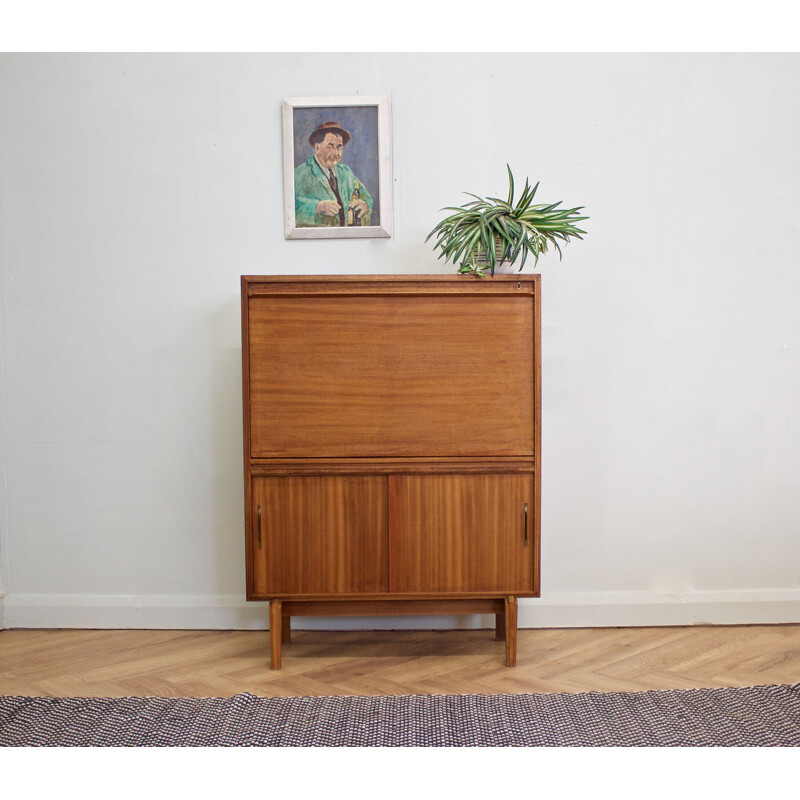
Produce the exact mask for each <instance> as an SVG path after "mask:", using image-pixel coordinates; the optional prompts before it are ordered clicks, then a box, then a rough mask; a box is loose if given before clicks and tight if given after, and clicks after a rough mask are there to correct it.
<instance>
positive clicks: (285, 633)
mask: <svg viewBox="0 0 800 800" xmlns="http://www.w3.org/2000/svg"><path fill="white" fill-rule="evenodd" d="M539 285H540V283H539V276H538V275H527V276H495V278H493V279H488V278H487V279H481V280H479V279H475V278H471V277H463V276H457V275H453V276H429V275H420V276H336V277H320V276H303V277H279V276H267V277H247V276H246V277H243V278H242V332H243V346H242V353H243V391H244V395H243V398H244V466H245V509H246V555H247V597H248V599H250V600H269V601H270V631H271V633H270V641H271V649H272V666H273V668H275V669H277V668H279V667H280V661H281V643H282V642H288V641H289V639H290V618H291V616H295V615H304V614H309V615H326V614H330V615H333V614H367V615H370V616H372V615H377V614H398V613H399V614H422V613H487V614H495V618H496V635H497V636H498V637H501V636H502V637H503V638H505V641H506V663H507V664H509V666H512V665H513V664H514V663H515V659H516V599H517V597H521V596H522V597H535V596H538V595H539V552H540V546H539V526H540V523H539V520H540V512H539V509H540V492H539V487H540V485H541V473H540V463H539V453H540V437H541V425H540V396H541V387H540V366H539V365H540V357H539V353H540V315H539V307H540V306H539V297H540V295H539Z"/></svg>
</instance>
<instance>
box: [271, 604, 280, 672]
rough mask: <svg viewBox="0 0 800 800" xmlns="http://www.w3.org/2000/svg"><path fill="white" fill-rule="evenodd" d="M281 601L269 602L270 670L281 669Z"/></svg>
mask: <svg viewBox="0 0 800 800" xmlns="http://www.w3.org/2000/svg"><path fill="white" fill-rule="evenodd" d="M281 621H282V615H281V601H280V600H270V601H269V652H270V659H271V661H272V669H280V668H281V627H282V626H281Z"/></svg>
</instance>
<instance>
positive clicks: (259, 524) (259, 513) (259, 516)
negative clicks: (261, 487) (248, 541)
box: [258, 505, 261, 550]
mask: <svg viewBox="0 0 800 800" xmlns="http://www.w3.org/2000/svg"><path fill="white" fill-rule="evenodd" d="M258 549H259V550H260V549H261V506H260V505H259V507H258Z"/></svg>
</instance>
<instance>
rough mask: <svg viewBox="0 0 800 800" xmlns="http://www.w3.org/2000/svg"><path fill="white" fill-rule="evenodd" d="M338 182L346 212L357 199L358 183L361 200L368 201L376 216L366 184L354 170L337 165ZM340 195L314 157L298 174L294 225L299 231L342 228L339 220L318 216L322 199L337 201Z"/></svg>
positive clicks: (302, 166)
mask: <svg viewBox="0 0 800 800" xmlns="http://www.w3.org/2000/svg"><path fill="white" fill-rule="evenodd" d="M333 172H334V174H335V175H336V180H337V181H338V182H339V196H340V197H341V198H342V205H343V206H344V208H345V210H347V206H348V205H349V203H350V198H351V197H352V196H353V190H354V189H355V185H356V181H358V183H359V184H360V189H361V199H362V200H364V201H366V203H367V205H368V206H369V212H370V214H372V197H371V195H370V193H369V192H368V191H367V190H366V187H365V186H364V184H363V183H362V182H361V181H360V180H359V179H358V178H357V177H356V176H355V175H354V174H353V170H351V169H350V167H348V166H345V165H344V164H341V163H339V164H337V165H336V166H335V167H334V168H333ZM335 199H336V196H335V195H334V193H333V189H331V186H330V184H329V183H328V178H327V176H326V175H325V174H324V173H323V172H322V169H321V168H320V166H319V164H318V163H317V160H316V159H315V158H314V156H311V158H309V159H308V161H306V162H305V164H301V165H300V166H299V167H297V168H296V169H295V171H294V217H295V222H294V224H295V225H296V226H297V227H298V228H311V227H319V226H322V225H335V226H338V225H339V219H338V217H323V216H322V215H321V214H317V213H316V211H317V203H319V202H320V200H335Z"/></svg>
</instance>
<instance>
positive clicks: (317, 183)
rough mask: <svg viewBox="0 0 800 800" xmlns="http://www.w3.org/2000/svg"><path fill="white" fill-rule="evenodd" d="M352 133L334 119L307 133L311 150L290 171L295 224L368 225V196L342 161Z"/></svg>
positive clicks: (369, 199)
mask: <svg viewBox="0 0 800 800" xmlns="http://www.w3.org/2000/svg"><path fill="white" fill-rule="evenodd" d="M351 138H352V135H351V133H350V131H348V130H346V129H345V128H343V127H342V126H341V125H339V123H338V122H336V121H335V120H325V121H324V122H322V124H320V125H319V126H318V127H317V128H316V130H314V132H313V133H312V134H311V136H309V138H308V143H309V144H310V145H311V147H312V148H313V153H312V155H311V156H309V158H308V160H307V161H305V162H304V163H302V164H300V166H299V167H297V168H296V169H295V171H294V213H295V224H296V225H298V226H299V227H307V226H311V225H313V226H317V225H339V226H342V227H344V226H346V225H347V226H354V225H358V226H361V225H369V224H370V219H371V216H372V196H371V195H370V193H369V190H368V189H367V187H366V186H365V185H364V182H363V181H362V180H360V179H359V178H358V177H357V176H356V174H355V173H354V172H353V170H352V169H351V168H350V167H348V166H347V165H346V164H344V163H343V162H342V157H343V155H344V152H345V148H346V146H347V145H348V144H349V143H350V139H351Z"/></svg>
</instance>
